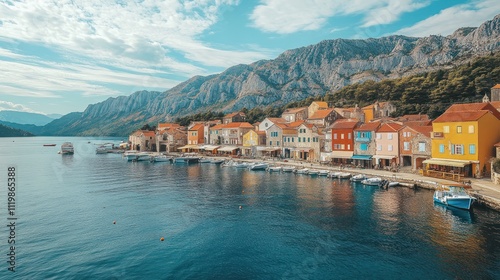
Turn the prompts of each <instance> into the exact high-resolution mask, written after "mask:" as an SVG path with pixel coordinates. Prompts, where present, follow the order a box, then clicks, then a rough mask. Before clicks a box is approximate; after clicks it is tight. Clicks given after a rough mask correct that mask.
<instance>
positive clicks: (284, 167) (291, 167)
mask: <svg viewBox="0 0 500 280" xmlns="http://www.w3.org/2000/svg"><path fill="white" fill-rule="evenodd" d="M294 170H295V167H293V166H283V167H282V168H281V171H283V172H286V173H288V172H293V171H294Z"/></svg>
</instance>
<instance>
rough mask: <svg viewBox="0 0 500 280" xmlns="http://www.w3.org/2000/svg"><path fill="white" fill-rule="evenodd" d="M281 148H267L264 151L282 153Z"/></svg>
mask: <svg viewBox="0 0 500 280" xmlns="http://www.w3.org/2000/svg"><path fill="white" fill-rule="evenodd" d="M280 150H281V148H276V147H267V148H266V149H264V151H266V152H274V151H280Z"/></svg>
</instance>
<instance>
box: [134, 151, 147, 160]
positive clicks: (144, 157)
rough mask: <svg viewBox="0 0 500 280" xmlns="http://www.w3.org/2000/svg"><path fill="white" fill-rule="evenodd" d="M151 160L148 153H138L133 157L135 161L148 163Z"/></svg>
mask: <svg viewBox="0 0 500 280" xmlns="http://www.w3.org/2000/svg"><path fill="white" fill-rule="evenodd" d="M150 158H151V154H150V153H148V152H140V153H137V155H136V157H135V161H149V160H150Z"/></svg>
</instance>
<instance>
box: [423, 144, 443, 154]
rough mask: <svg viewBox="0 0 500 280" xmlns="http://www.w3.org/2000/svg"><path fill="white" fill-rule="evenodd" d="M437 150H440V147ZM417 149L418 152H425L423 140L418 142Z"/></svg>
mask: <svg viewBox="0 0 500 280" xmlns="http://www.w3.org/2000/svg"><path fill="white" fill-rule="evenodd" d="M439 150H440V152H441V148H440V149H439ZM418 151H419V152H425V142H418ZM443 152H444V151H443Z"/></svg>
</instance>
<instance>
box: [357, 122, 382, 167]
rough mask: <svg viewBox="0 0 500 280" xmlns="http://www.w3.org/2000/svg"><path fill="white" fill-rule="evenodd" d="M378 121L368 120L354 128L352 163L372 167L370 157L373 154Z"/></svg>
mask: <svg viewBox="0 0 500 280" xmlns="http://www.w3.org/2000/svg"><path fill="white" fill-rule="evenodd" d="M379 126H380V122H369V123H364V124H362V125H360V126H359V127H358V128H356V129H354V154H353V156H352V158H351V159H353V162H354V165H356V166H361V167H363V168H373V167H374V164H373V162H372V157H373V155H374V154H375V151H376V146H375V132H376V131H377V130H378V128H379Z"/></svg>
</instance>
